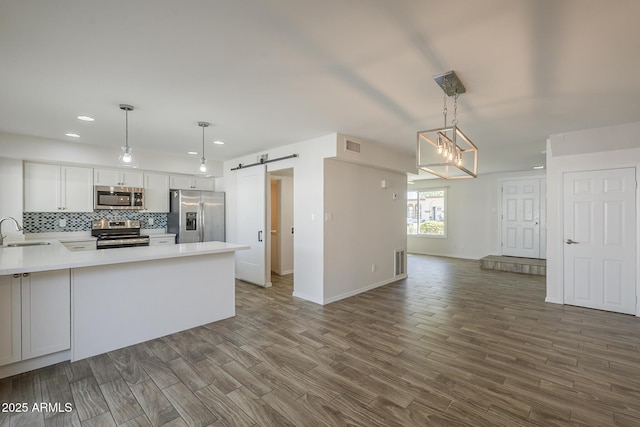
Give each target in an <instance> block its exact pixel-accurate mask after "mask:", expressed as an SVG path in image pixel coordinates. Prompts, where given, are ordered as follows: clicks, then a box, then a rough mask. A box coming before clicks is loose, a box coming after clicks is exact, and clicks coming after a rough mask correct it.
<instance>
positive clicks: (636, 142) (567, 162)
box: [546, 122, 640, 304]
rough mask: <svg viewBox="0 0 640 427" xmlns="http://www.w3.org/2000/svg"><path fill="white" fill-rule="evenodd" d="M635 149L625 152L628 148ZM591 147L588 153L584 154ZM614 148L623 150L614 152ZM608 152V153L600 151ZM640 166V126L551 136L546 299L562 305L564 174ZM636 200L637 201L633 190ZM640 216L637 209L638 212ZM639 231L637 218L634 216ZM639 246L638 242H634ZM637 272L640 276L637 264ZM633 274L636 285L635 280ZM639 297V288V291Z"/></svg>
mask: <svg viewBox="0 0 640 427" xmlns="http://www.w3.org/2000/svg"><path fill="white" fill-rule="evenodd" d="M633 146H635V147H637V148H628V147H633ZM589 147H590V150H591V151H594V152H591V153H585V150H586V149H587V148H589ZM616 147H620V148H623V149H619V150H615V148H616ZM604 149H608V150H609V151H603V150H604ZM639 166H640V122H637V123H629V124H624V125H617V126H610V127H606V128H599V129H589V130H582V131H576V132H568V133H564V134H556V135H551V136H550V138H549V140H548V141H547V219H548V230H547V297H546V301H548V302H554V303H558V304H562V303H563V302H564V290H563V275H564V270H563V251H564V230H563V209H564V205H563V198H564V194H563V182H564V178H563V177H564V174H565V173H566V172H577V171H585V170H598V169H612V168H624V167H635V168H636V170H637V168H638V167H639ZM636 200H637V201H640V197H638V191H637V190H636ZM638 212H639V213H640V208H639V209H638ZM636 220H637V221H638V225H639V226H638V229H639V230H640V221H639V220H640V215H637V217H636ZM637 241H638V242H640V238H638V240H637ZM637 264H638V265H637V266H636V271H637V272H640V268H639V267H640V263H637ZM638 275H639V274H638V273H637V274H636V281H637V277H638ZM637 293H638V294H640V288H638V292H637Z"/></svg>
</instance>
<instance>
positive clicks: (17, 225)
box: [0, 216, 22, 246]
mask: <svg viewBox="0 0 640 427" xmlns="http://www.w3.org/2000/svg"><path fill="white" fill-rule="evenodd" d="M7 219H10V220H11V221H13V223H14V224H15V225H16V231H22V227H21V226H20V224H18V221H16V219H15V218H14V217H12V216H6V217H4V218H2V219H0V246H2V245H3V244H4V236H3V235H2V223H3V222H5V221H6V220H7Z"/></svg>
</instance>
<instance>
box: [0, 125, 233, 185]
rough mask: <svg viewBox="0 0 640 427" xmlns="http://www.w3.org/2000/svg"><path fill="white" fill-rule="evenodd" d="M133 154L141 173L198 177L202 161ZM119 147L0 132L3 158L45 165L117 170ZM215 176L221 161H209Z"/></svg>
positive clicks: (164, 154)
mask: <svg viewBox="0 0 640 427" xmlns="http://www.w3.org/2000/svg"><path fill="white" fill-rule="evenodd" d="M134 150H135V151H134V153H135V156H136V160H137V162H138V165H139V168H140V169H141V170H149V171H158V172H170V173H171V172H173V173H181V174H189V175H193V174H196V173H197V171H198V167H199V166H200V159H199V158H196V157H195V156H194V157H193V158H188V157H181V156H177V155H172V154H167V153H160V152H156V151H150V150H149V151H146V150H138V149H135V147H134ZM119 154H120V146H119V145H116V146H114V147H104V146H98V145H91V144H82V143H77V142H68V141H60V140H57V139H44V138H38V137H35V136H25V135H14V134H9V133H0V156H2V157H5V158H11V159H20V160H30V161H36V162H45V163H66V164H83V165H92V166H106V167H116V161H117V159H118V155H119ZM207 166H208V167H209V171H210V173H211V174H212V175H213V176H222V162H220V161H217V160H210V161H207Z"/></svg>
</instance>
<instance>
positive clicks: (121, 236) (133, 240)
mask: <svg viewBox="0 0 640 427" xmlns="http://www.w3.org/2000/svg"><path fill="white" fill-rule="evenodd" d="M91 235H92V236H94V237H97V240H96V248H97V249H112V248H129V247H132V246H149V236H144V235H141V234H140V221H139V220H137V219H125V220H111V219H98V220H94V221H92V224H91Z"/></svg>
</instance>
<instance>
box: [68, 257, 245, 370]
mask: <svg viewBox="0 0 640 427" xmlns="http://www.w3.org/2000/svg"><path fill="white" fill-rule="evenodd" d="M234 257H235V253H234V252H225V253H217V254H206V255H198V256H190V257H181V258H170V259H162V260H152V261H141V262H131V263H124V264H118V265H103V266H95V267H82V268H75V269H72V278H71V297H72V319H71V320H72V329H71V339H72V342H71V349H72V353H71V360H72V361H76V360H81V359H84V358H87V357H91V356H95V355H97V354H101V353H106V352H108V351H111V350H115V349H118V348H123V347H126V346H129V345H133V344H137V343H140V342H143V341H147V340H151V339H155V338H158V337H161V336H165V335H168V334H172V333H175V332H179V331H183V330H185V329H189V328H193V327H196V326H200V325H203V324H206V323H210V322H215V321H218V320H222V319H226V318H228V317H232V316H234V315H235V271H234V268H235V267H234Z"/></svg>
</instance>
